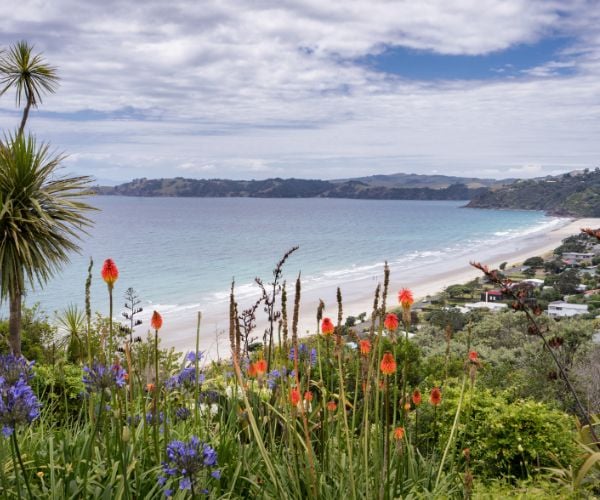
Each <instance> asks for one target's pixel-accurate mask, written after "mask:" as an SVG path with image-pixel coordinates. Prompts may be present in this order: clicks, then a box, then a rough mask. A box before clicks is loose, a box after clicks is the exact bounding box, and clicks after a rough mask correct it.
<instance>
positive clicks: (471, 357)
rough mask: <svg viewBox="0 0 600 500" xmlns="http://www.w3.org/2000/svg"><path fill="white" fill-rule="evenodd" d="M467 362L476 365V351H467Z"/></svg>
mask: <svg viewBox="0 0 600 500" xmlns="http://www.w3.org/2000/svg"><path fill="white" fill-rule="evenodd" d="M469 361H472V362H473V363H477V362H478V361H479V356H478V355H477V351H469Z"/></svg>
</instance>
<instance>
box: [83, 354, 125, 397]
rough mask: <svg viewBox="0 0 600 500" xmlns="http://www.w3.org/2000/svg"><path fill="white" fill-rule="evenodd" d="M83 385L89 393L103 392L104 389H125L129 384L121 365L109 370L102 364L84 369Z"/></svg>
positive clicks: (115, 365) (95, 363) (96, 363)
mask: <svg viewBox="0 0 600 500" xmlns="http://www.w3.org/2000/svg"><path fill="white" fill-rule="evenodd" d="M83 371H84V375H83V383H84V384H85V387H86V389H87V390H88V392H102V391H103V390H104V389H114V388H120V387H123V386H124V385H125V384H126V383H127V372H126V371H125V370H124V369H123V367H122V366H121V365H119V364H114V365H113V366H111V367H110V368H107V367H106V366H104V365H103V364H101V363H98V362H96V361H95V362H94V363H92V366H91V368H90V367H89V366H84V367H83Z"/></svg>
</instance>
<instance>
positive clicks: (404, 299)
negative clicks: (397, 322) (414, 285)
mask: <svg viewBox="0 0 600 500" xmlns="http://www.w3.org/2000/svg"><path fill="white" fill-rule="evenodd" d="M398 302H400V305H401V306H402V309H404V310H406V309H410V306H412V305H413V303H414V302H415V299H414V298H413V294H412V292H411V291H410V290H409V289H408V288H403V289H402V290H400V291H399V292H398Z"/></svg>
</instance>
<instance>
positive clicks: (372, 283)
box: [161, 218, 600, 361]
mask: <svg viewBox="0 0 600 500" xmlns="http://www.w3.org/2000/svg"><path fill="white" fill-rule="evenodd" d="M583 227H594V228H597V227H600V218H584V219H571V220H566V221H565V224H563V225H561V226H559V227H556V228H554V229H552V230H550V231H545V232H544V231H536V232H533V233H531V234H527V235H524V236H519V237H515V238H508V239H507V240H506V243H505V244H502V245H496V246H493V247H490V248H486V249H484V250H481V249H480V250H478V251H477V253H473V251H472V250H468V249H467V250H465V251H459V252H458V253H457V254H456V255H455V256H454V258H453V259H452V260H450V261H446V262H437V263H434V264H420V265H418V266H415V267H413V268H410V269H406V268H404V269H394V266H393V265H392V266H390V287H389V296H388V299H387V303H388V305H389V306H395V305H396V303H397V299H396V296H397V292H398V290H400V288H410V289H411V290H412V291H413V294H414V296H415V298H416V299H419V298H424V297H426V296H428V295H433V294H435V293H437V292H439V291H441V290H443V289H444V288H445V287H447V286H449V285H452V284H457V283H464V282H466V281H470V280H472V279H474V278H476V277H478V276H481V273H480V272H479V271H478V270H477V269H474V268H473V267H472V266H471V265H470V262H473V261H476V262H481V263H483V264H487V265H489V266H490V267H498V266H499V265H500V264H501V263H502V262H507V263H508V264H509V265H513V264H518V263H521V262H523V261H524V260H525V259H527V258H528V257H533V256H536V255H544V254H546V253H548V252H551V251H552V250H554V248H556V247H557V246H559V245H560V242H561V241H562V240H563V239H564V238H566V237H568V236H571V235H573V234H577V233H579V231H580V229H581V228H583ZM382 281H383V268H382V269H381V270H380V271H379V273H378V276H377V277H373V276H371V277H367V278H360V279H355V280H351V281H345V282H344V281H341V282H337V283H333V282H332V283H331V284H326V285H324V286H322V287H320V288H317V289H312V290H308V291H306V292H302V291H301V301H300V315H299V322H298V323H299V324H298V332H299V334H300V335H301V336H303V335H309V334H312V333H314V332H315V327H316V310H317V306H318V303H319V299H322V300H323V301H324V302H325V305H326V309H325V312H324V315H325V316H329V317H331V318H332V319H333V318H337V304H336V292H337V287H338V286H339V287H340V289H341V292H342V297H343V308H344V311H343V315H344V317H347V316H349V315H355V316H356V315H358V314H360V313H362V312H366V313H367V314H370V312H371V310H372V307H373V297H374V291H375V288H376V286H377V284H378V283H381V282H382ZM292 288H293V284H292V283H290V284H289V286H288V298H289V299H288V300H289V304H290V307H289V310H290V314H289V316H290V323H291V310H292V304H293V293H290V292H291V289H292ZM247 306H248V304H246V303H240V304H239V307H240V310H242V309H244V308H245V307H247ZM209 307H210V310H206V311H202V322H201V328H200V350H201V351H204V352H205V359H206V360H207V361H211V360H216V359H218V358H227V357H228V356H229V337H228V330H229V305H228V303H227V302H225V303H223V304H219V305H217V306H213V305H211V306H209ZM197 314H198V313H197V311H193V310H190V311H189V313H187V312H181V311H180V312H177V313H173V314H172V315H171V314H168V313H166V314H164V315H163V316H164V319H165V322H164V327H163V330H161V339H162V343H163V345H164V346H167V347H174V348H175V350H177V351H186V350H193V349H194V348H195V336H196V322H197ZM257 316H258V321H257V327H256V328H255V330H254V332H255V335H254V336H256V337H260V338H262V332H263V329H264V323H265V321H264V320H262V318H263V316H264V313H263V312H262V308H259V310H258V311H257Z"/></svg>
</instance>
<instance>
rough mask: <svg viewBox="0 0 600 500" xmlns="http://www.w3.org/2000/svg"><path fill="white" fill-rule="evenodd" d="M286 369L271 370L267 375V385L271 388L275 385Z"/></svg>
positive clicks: (283, 375)
mask: <svg viewBox="0 0 600 500" xmlns="http://www.w3.org/2000/svg"><path fill="white" fill-rule="evenodd" d="M285 374H286V371H285V368H283V369H282V370H281V371H280V370H271V371H270V372H269V373H268V375H267V387H268V388H269V389H271V390H273V389H275V387H277V384H278V383H279V381H280V380H281V379H282V378H283V377H285Z"/></svg>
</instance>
